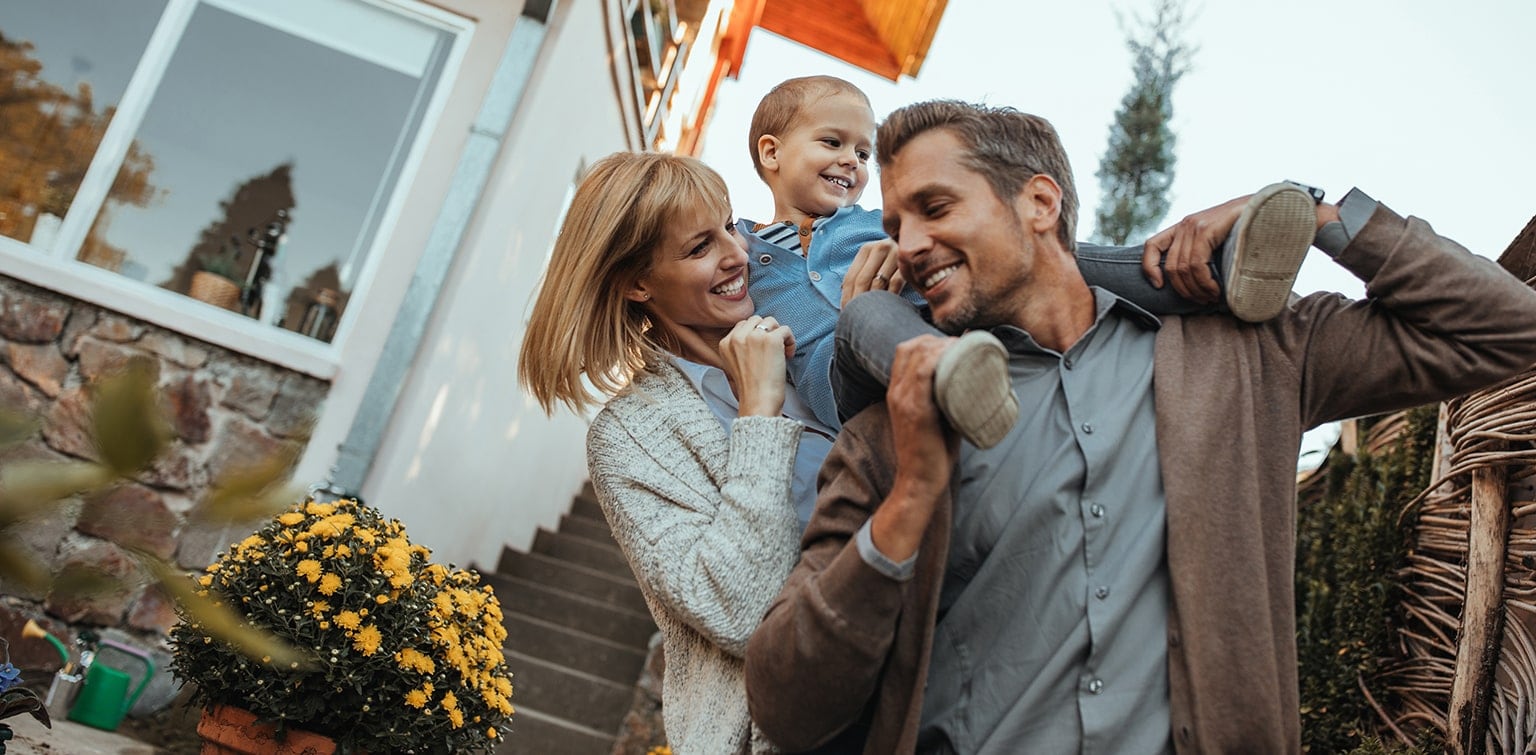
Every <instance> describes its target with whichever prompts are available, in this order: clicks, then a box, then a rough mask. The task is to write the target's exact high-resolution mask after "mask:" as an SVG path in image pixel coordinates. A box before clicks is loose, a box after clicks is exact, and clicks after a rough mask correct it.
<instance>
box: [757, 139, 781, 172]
mask: <svg viewBox="0 0 1536 755" xmlns="http://www.w3.org/2000/svg"><path fill="white" fill-rule="evenodd" d="M757 164H758V165H759V166H761V167H762V169H763V170H772V171H777V170H778V169H779V137H777V136H774V135H773V134H763V135H762V136H759V137H757Z"/></svg>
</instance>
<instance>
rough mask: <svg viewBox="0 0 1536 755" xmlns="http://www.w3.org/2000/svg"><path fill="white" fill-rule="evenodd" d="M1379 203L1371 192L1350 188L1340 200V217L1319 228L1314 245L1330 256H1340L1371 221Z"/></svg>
mask: <svg viewBox="0 0 1536 755" xmlns="http://www.w3.org/2000/svg"><path fill="white" fill-rule="evenodd" d="M1378 204H1379V203H1378V202H1377V201H1376V200H1375V199H1372V198H1371V196H1370V195H1369V194H1366V193H1365V192H1363V191H1361V190H1359V189H1350V190H1349V193H1348V194H1345V195H1344V198H1343V199H1341V200H1339V205H1338V206H1339V219H1338V220H1334V221H1332V222H1329V223H1327V224H1324V225H1323V227H1322V228H1319V229H1317V237H1316V238H1315V239H1314V240H1313V242H1312V243H1313V245H1315V246H1316V247H1317V248H1318V249H1321V250H1323V251H1324V252H1326V253H1327V254H1328V256H1330V257H1337V256H1339V253H1340V252H1342V251H1344V248H1345V247H1347V246H1349V242H1350V241H1352V240H1354V238H1355V236H1358V235H1359V234H1360V230H1361V229H1362V228H1365V224H1366V223H1368V222H1370V219H1371V215H1373V214H1375V212H1376V208H1377V206H1378Z"/></svg>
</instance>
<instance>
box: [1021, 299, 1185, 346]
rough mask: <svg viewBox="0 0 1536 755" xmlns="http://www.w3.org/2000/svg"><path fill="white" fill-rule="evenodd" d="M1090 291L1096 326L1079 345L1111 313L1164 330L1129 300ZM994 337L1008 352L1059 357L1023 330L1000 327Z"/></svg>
mask: <svg viewBox="0 0 1536 755" xmlns="http://www.w3.org/2000/svg"><path fill="white" fill-rule="evenodd" d="M1088 290H1089V291H1092V292H1093V324H1092V325H1090V326H1088V330H1086V331H1084V332H1083V336H1082V337H1081V338H1079V339H1077V342H1078V343H1083V342H1086V341H1087V340H1088V338H1089V337H1090V336H1092V335H1093V334H1094V332H1095V331H1097V330H1098V329H1099V324H1100V323H1102V322H1104V319H1105V318H1106V317H1108V316H1109V314H1110V313H1111V312H1114V313H1115V314H1116V315H1117V316H1119V317H1124V318H1125V319H1127V320H1129V321H1131V322H1132V323H1134V324H1136V325H1137V326H1139V327H1141V328H1142V329H1144V330H1157V329H1158V328H1160V327H1162V324H1163V323H1162V320H1159V319H1158V318H1157V316H1156V315H1154V314H1152V313H1151V312H1148V311H1147V310H1145V309H1142V308H1141V307H1140V306H1138V305H1137V304H1136V303H1135V302H1132V301H1131V300H1130V299H1126V298H1124V297H1122V296H1120V295H1119V294H1116V293H1115V292H1113V291H1110V290H1109V289H1106V288H1101V287H1099V286H1089V287H1088ZM992 334H993V335H995V336H997V338H998V340H1000V341H1002V342H1003V345H1004V346H1006V347H1007V348H1008V350H1009V351H1043V352H1048V353H1052V354H1054V353H1056V352H1054V351H1052V350H1051V349H1047V348H1045V347H1044V346H1041V345H1040V344H1039V343H1038V342H1036V341H1035V337H1034V336H1032V335H1030V334H1029V331H1026V330H1024V329H1023V328H1018V327H1015V326H1012V325H999V326H997V327H995V328H993V329H992Z"/></svg>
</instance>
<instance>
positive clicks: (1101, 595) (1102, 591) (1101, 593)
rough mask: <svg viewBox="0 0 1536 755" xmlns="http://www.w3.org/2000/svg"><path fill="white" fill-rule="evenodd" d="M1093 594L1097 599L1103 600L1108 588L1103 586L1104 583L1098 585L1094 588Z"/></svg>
mask: <svg viewBox="0 0 1536 755" xmlns="http://www.w3.org/2000/svg"><path fill="white" fill-rule="evenodd" d="M1093 594H1094V595H1095V596H1097V597H1098V599H1099V600H1103V599H1105V598H1107V597H1109V588H1108V587H1105V586H1104V585H1099V589H1097V590H1094V591H1093Z"/></svg>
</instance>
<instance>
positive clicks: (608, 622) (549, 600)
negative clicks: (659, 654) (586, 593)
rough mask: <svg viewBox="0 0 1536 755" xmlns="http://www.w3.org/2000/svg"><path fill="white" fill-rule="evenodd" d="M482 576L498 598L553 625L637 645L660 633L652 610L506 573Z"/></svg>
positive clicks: (505, 603)
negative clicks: (619, 604) (616, 604)
mask: <svg viewBox="0 0 1536 755" xmlns="http://www.w3.org/2000/svg"><path fill="white" fill-rule="evenodd" d="M481 578H482V579H484V580H485V581H486V582H487V583H489V584H490V585H491V587H492V589H494V590H495V591H496V599H497V600H499V601H501V605H502V606H503V607H505V606H512V607H514V608H516V609H517V611H518V612H519V613H522V614H526V615H528V616H533V617H535V618H539V619H543V620H545V621H548V622H550V623H552V624H559V625H561V626H567V627H571V628H572V629H579V630H581V631H583V632H586V633H587V634H590V635H593V636H594V637H602V638H603V639H606V640H612V641H614V642H617V643H619V644H621V645H630V646H633V647H637V648H643V647H645V645H646V643H647V642H649V641H650V639H651V635H653V634H655V633H656V623H655V622H653V621H651V616H650V614H648V613H647V614H641V613H636V612H634V611H630V610H628V609H625V608H616V607H614V606H611V605H608V604H607V603H604V602H602V601H598V600H593V599H591V598H586V597H583V596H580V595H576V594H574V593H571V592H568V591H565V590H560V589H551V588H549V587H547V586H544V585H541V584H538V583H536V582H530V581H528V580H523V579H518V578H516V577H508V576H506V575H504V574H486V575H482V576H481Z"/></svg>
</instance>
